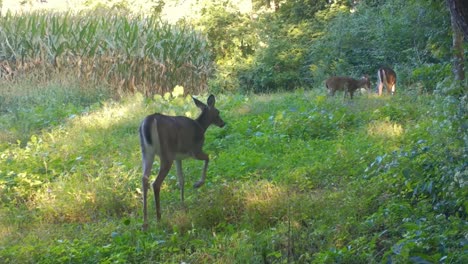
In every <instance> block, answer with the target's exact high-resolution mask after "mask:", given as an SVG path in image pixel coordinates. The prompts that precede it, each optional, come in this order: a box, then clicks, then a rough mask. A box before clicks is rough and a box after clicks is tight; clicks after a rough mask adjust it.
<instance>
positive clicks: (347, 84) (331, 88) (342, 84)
mask: <svg viewBox="0 0 468 264" xmlns="http://www.w3.org/2000/svg"><path fill="white" fill-rule="evenodd" d="M325 86H326V87H327V89H328V94H329V95H331V96H334V95H335V92H336V91H344V97H345V98H346V94H349V95H350V97H351V99H353V95H354V92H355V91H356V90H357V89H359V88H365V89H366V90H369V89H370V81H369V76H367V75H365V76H363V77H362V78H361V79H359V80H356V79H353V78H350V77H337V76H334V77H330V78H328V79H327V80H326V81H325Z"/></svg>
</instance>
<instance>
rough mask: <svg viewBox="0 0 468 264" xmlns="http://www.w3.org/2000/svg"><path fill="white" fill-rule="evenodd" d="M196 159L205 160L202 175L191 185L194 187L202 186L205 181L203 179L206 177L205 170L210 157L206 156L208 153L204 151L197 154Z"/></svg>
mask: <svg viewBox="0 0 468 264" xmlns="http://www.w3.org/2000/svg"><path fill="white" fill-rule="evenodd" d="M195 158H196V159H198V160H204V161H205V164H204V166H203V172H202V176H201V178H200V180H199V181H197V182H196V183H195V184H194V185H193V187H194V188H198V187H200V186H202V185H203V184H204V183H205V179H206V171H207V170H208V163H209V162H210V158H209V157H208V155H206V154H205V153H203V152H201V153H199V154H197V155H196V156H195Z"/></svg>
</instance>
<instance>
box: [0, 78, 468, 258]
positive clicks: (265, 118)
mask: <svg viewBox="0 0 468 264" xmlns="http://www.w3.org/2000/svg"><path fill="white" fill-rule="evenodd" d="M15 89H16V90H15V91H17V92H16V93H11V94H9V95H6V94H7V93H4V96H3V98H4V99H3V100H4V101H5V102H11V103H7V104H5V105H4V104H2V106H1V107H2V111H1V116H0V119H1V120H2V125H1V130H0V133H1V135H2V136H3V137H5V138H7V140H2V142H1V144H0V201H1V203H2V206H1V209H0V262H2V263H114V262H115V263H122V262H124V263H128V262H129V263H155V262H162V263H181V262H186V263H265V262H267V263H284V262H295V263H381V262H387V261H389V259H391V260H392V261H393V263H408V262H411V261H413V262H415V261H416V262H418V261H422V260H426V261H430V262H441V263H463V262H466V260H467V259H466V250H467V248H466V230H467V223H466V209H467V205H466V202H465V201H464V198H465V197H466V195H467V192H466V177H467V170H466V161H465V160H466V155H467V153H466V142H465V141H463V140H464V139H463V137H464V136H465V137H466V131H463V129H462V128H463V125H464V124H465V125H466V119H463V118H464V117H463V116H464V115H463V113H466V109H465V108H463V102H461V101H457V100H453V101H450V100H447V99H443V98H438V97H435V96H426V95H423V96H414V95H409V94H399V95H398V96H396V97H392V98H390V97H382V98H378V97H374V96H369V97H367V96H361V97H357V98H356V100H354V101H343V100H342V99H341V98H327V97H326V96H324V95H323V94H322V93H316V92H310V91H297V92H294V93H280V94H268V95H248V96H247V95H217V107H218V109H220V111H221V115H222V117H223V119H224V120H225V121H226V123H227V126H226V127H225V128H223V129H219V128H217V127H213V128H210V129H209V130H208V132H207V139H206V143H205V150H206V152H208V153H209V154H210V158H211V161H210V166H209V169H208V179H207V182H206V184H205V185H204V186H203V187H201V188H200V189H192V188H187V190H186V201H185V203H184V204H182V203H181V202H180V201H179V191H178V188H177V181H176V176H175V169H172V170H171V172H170V173H169V175H168V177H167V178H166V180H165V182H164V185H163V189H162V193H161V196H162V197H161V198H162V209H163V215H162V221H161V222H159V223H158V222H156V220H155V212H154V206H153V199H152V198H150V199H149V202H150V205H151V206H150V207H149V210H150V216H151V218H150V219H151V221H150V229H149V231H148V232H142V231H141V225H142V212H141V211H142V210H141V208H142V205H141V190H140V188H141V174H142V173H141V165H140V164H141V157H140V150H139V142H138V133H137V129H138V125H139V122H140V121H141V120H142V118H143V117H144V116H145V115H147V114H150V113H153V112H163V113H167V114H172V115H175V114H178V115H189V116H192V117H195V116H196V115H197V114H198V109H196V107H195V105H194V104H193V103H192V101H191V98H190V97H177V98H172V99H165V98H162V97H155V98H153V99H151V100H150V99H145V98H144V97H143V96H141V95H138V94H137V95H133V96H126V97H124V98H123V99H122V100H119V101H114V100H111V99H107V98H108V97H107V96H106V95H102V96H97V95H96V94H92V93H90V92H88V91H82V90H80V89H78V88H77V89H67V88H65V87H63V86H61V85H60V84H57V85H56V84H46V85H44V86H41V87H37V88H36V90H34V89H33V91H32V92H31V90H32V89H31V87H30V86H28V85H25V84H22V85H21V86H17V87H15ZM22 90H25V91H29V93H30V94H29V96H27V97H20V96H16V95H17V94H18V95H19V94H20V92H19V91H22ZM51 94H53V95H54V96H50V95H51ZM201 97H202V98H203V100H205V99H206V96H201ZM17 102H19V103H17ZM463 111H465V112H463ZM17 140H19V141H20V143H18V142H17ZM157 162H158V161H156V166H155V169H154V170H153V172H154V173H153V176H152V178H153V179H154V177H155V174H156V173H157V169H158V166H157ZM201 169H202V163H201V162H200V161H195V160H187V161H184V170H185V175H186V178H187V179H186V182H187V186H191V185H192V183H194V182H195V181H196V180H198V178H199V177H200V175H201Z"/></svg>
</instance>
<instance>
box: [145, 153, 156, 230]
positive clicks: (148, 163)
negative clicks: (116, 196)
mask: <svg viewBox="0 0 468 264" xmlns="http://www.w3.org/2000/svg"><path fill="white" fill-rule="evenodd" d="M148 156H150V157H148ZM153 161H154V155H145V154H144V153H143V178H142V182H143V186H142V188H143V230H146V229H147V228H148V211H147V203H146V197H147V196H148V189H149V183H148V181H149V176H150V175H151V168H152V167H153Z"/></svg>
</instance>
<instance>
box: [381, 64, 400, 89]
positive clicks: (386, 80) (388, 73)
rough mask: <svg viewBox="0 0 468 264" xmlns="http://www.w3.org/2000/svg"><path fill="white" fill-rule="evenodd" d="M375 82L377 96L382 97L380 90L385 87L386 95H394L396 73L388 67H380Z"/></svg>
mask: <svg viewBox="0 0 468 264" xmlns="http://www.w3.org/2000/svg"><path fill="white" fill-rule="evenodd" d="M377 77H378V78H377V80H378V88H377V89H378V91H379V96H380V95H382V88H383V86H385V89H387V93H388V94H391V95H394V94H395V88H396V87H395V85H396V78H397V76H396V73H395V71H393V70H392V69H390V68H388V67H381V68H379V70H378V71H377Z"/></svg>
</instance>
